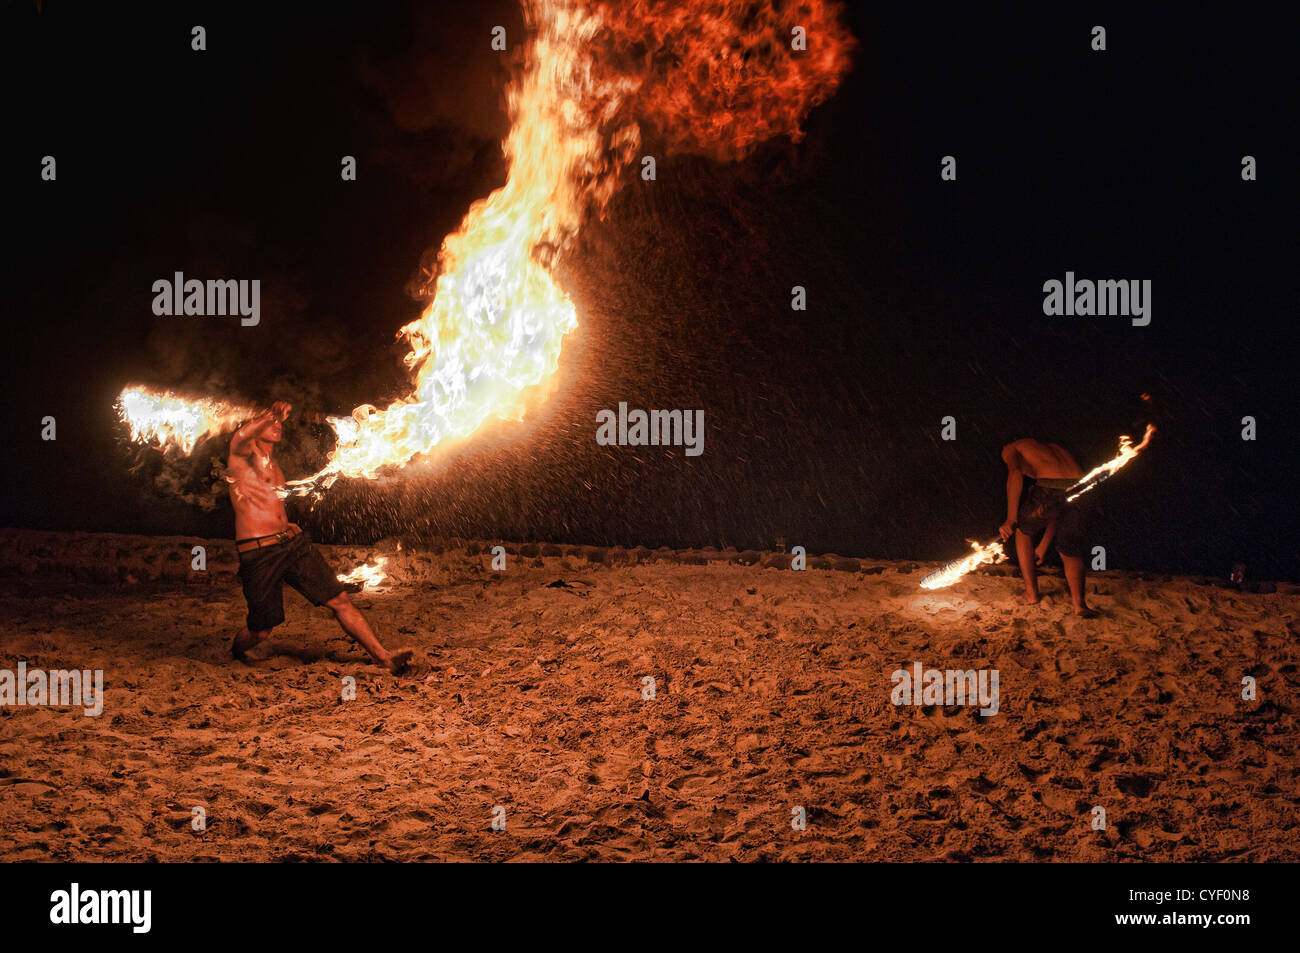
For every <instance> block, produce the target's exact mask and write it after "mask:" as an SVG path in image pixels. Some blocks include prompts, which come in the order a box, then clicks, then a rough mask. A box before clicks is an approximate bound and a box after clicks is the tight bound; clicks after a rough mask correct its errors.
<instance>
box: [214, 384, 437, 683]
mask: <svg viewBox="0 0 1300 953" xmlns="http://www.w3.org/2000/svg"><path fill="white" fill-rule="evenodd" d="M292 409H293V408H292V407H291V406H290V405H289V404H286V403H285V402H284V401H276V403H275V404H273V405H272V406H271V409H270V410H266V411H263V412H262V413H261V414H259V415H258V416H256V417H254V418H253V419H252V420H250V421H248V423H246V424H244V425H243V426H242V427H240V428H239V429H238V430H237V431H235V436H234V438H233V439H232V440H231V441H230V458H229V460H227V462H226V481H227V482H228V483H229V484H230V502H231V503H232V504H234V507H235V549H236V550H237V551H238V552H239V581H240V582H241V583H242V584H243V586H244V599H245V600H246V601H247V602H248V624H247V625H246V626H245V627H244V628H243V629H241V630H240V632H239V634H238V635H236V636H235V640H234V643H233V644H232V645H231V647H230V651H231V654H232V655H233V656H234V657H235V658H237V659H239V660H240V661H244V653H245V652H247V651H248V650H249V649H251V648H252V647H253V646H254V645H256V644H257V643H258V642H261V641H262V640H263V639H265V638H266V637H267V636H268V635H270V634H271V629H273V628H274V627H275V626H277V625H279V624H280V623H281V622H283V621H284V589H283V585H284V583H286V582H287V583H288V584H289V585H291V586H293V588H295V589H297V590H298V591H299V592H301V593H302V594H303V595H304V596H306V597H307V598H308V599H309V600H310V601H311V602H312V604H314V605H318V606H328V607H329V609H330V611H332V612H333V613H334V618H336V619H338V620H339V625H341V626H342V627H343V631H344V632H346V633H347V634H348V635H350V636H352V638H354V639H356V640H357V641H358V642H359V643H361V647H362V648H364V649H365V650H366V651H367V652H369V653H370V655H371V657H372V658H374V660H375V661H376V662H378V663H379V664H380V665H383V666H385V667H386V668H387V669H388V670H389V671H390V672H392V673H393V674H394V675H399V674H401V672H402V671H403V670H404V669H405V668H406V666H407V664H408V663H409V662H410V660H411V655H412V652H411V650H410V649H399V650H398V651H396V652H389V651H388V650H387V649H385V648H384V647H383V645H381V644H380V642H379V639H377V638H376V637H375V633H374V631H373V630H372V629H371V628H370V625H369V623H367V622H366V620H365V617H364V616H362V614H361V613H360V612H359V611H358V610H357V608H356V606H354V605H353V604H352V601H351V600H350V599H348V594H347V593H346V592H345V591H344V589H343V584H342V583H341V582H339V580H338V577H337V576H335V575H334V572H333V570H331V569H330V567H329V565H328V564H327V563H326V562H325V559H324V557H322V556H321V554H320V553H319V552H318V551H317V550H316V547H314V546H313V545H312V543H311V537H310V536H308V535H307V533H305V532H304V531H303V530H302V528H301V527H300V526H298V525H297V524H296V523H290V522H289V517H288V514H286V513H285V511H284V501H283V497H282V496H281V493H283V492H284V474H283V473H282V472H281V471H280V467H279V466H278V465H277V464H276V463H275V462H274V461H272V459H271V451H272V450H273V449H274V447H275V445H276V444H277V443H279V441H280V436H281V434H282V425H283V423H284V421H285V419H286V418H287V417H288V416H289V411H290V410H292Z"/></svg>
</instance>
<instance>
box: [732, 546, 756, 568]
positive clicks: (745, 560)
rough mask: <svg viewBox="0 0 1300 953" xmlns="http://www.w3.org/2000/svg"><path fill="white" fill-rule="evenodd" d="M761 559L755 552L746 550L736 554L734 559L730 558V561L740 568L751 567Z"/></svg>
mask: <svg viewBox="0 0 1300 953" xmlns="http://www.w3.org/2000/svg"><path fill="white" fill-rule="evenodd" d="M761 558H762V557H761V556H760V555H759V554H758V552H757V551H756V550H753V549H747V550H745V551H744V552H743V553H737V554H736V555H735V556H734V557H732V560H731V561H732V562H733V563H736V564H738V565H741V566H753V565H754V564H755V563H757V562H758V561H759V560H760V559H761Z"/></svg>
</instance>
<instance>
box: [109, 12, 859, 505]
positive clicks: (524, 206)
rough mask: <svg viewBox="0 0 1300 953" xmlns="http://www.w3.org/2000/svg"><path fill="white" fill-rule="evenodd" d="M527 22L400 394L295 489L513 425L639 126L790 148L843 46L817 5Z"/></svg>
mask: <svg viewBox="0 0 1300 953" xmlns="http://www.w3.org/2000/svg"><path fill="white" fill-rule="evenodd" d="M524 12H525V19H526V21H527V23H528V26H529V28H530V31H531V41H530V43H529V46H528V49H527V52H526V55H525V61H524V70H523V73H522V76H521V77H520V78H519V79H518V80H517V81H515V82H513V83H512V84H511V86H510V87H509V88H508V90H507V99H508V103H509V111H510V118H511V128H510V133H509V136H508V137H507V139H506V142H505V143H504V146H503V148H504V151H505V154H506V159H507V162H508V167H509V172H508V176H507V179H506V183H505V185H503V186H502V187H501V188H499V189H497V190H496V191H495V192H493V193H492V194H491V195H489V196H488V197H487V198H486V199H483V200H481V201H478V202H476V203H474V205H472V206H471V207H470V209H469V212H468V213H467V214H466V216H465V218H464V220H463V221H462V222H461V224H460V227H459V228H458V229H457V230H456V231H455V232H454V233H452V234H451V235H448V236H447V238H446V239H445V240H444V241H443V245H442V249H441V255H440V273H439V275H438V277H437V279H436V281H435V282H434V285H433V288H432V291H433V296H432V299H431V301H430V303H429V305H428V306H427V307H426V308H425V310H424V312H423V314H421V315H420V317H419V318H418V319H417V320H415V321H413V322H411V323H410V324H408V325H406V327H404V328H402V329H401V331H400V332H399V337H401V338H402V339H404V340H405V342H406V343H407V345H408V347H409V351H408V353H407V355H406V357H405V361H406V364H407V366H408V368H410V370H411V372H412V377H413V387H412V390H411V392H410V393H409V394H408V395H407V396H405V397H403V398H401V399H399V400H396V401H393V402H392V403H390V404H389V405H388V406H387V407H384V408H382V409H380V408H379V407H376V406H374V405H370V404H365V405H362V406H360V407H358V408H356V410H354V411H353V412H352V415H351V416H350V417H343V418H339V417H331V418H328V420H329V423H330V424H331V426H332V427H333V429H334V432H335V436H336V438H337V445H336V447H335V449H334V450H333V452H332V453H331V454H330V456H329V458H328V460H327V462H326V464H325V466H324V467H323V468H322V469H321V470H320V471H319V472H317V473H315V474H312V475H311V476H310V477H307V478H306V479H303V480H295V481H293V482H292V483H291V486H292V488H293V492H294V493H308V494H313V495H315V494H316V493H318V492H319V491H320V490H322V489H324V488H327V487H329V486H330V485H332V484H333V483H334V481H335V480H337V479H338V478H339V477H341V476H346V477H364V478H370V477H374V476H376V475H377V474H378V473H379V471H380V470H381V469H383V468H385V467H390V466H401V465H404V464H406V463H408V462H409V461H410V460H412V459H413V458H415V457H417V456H419V455H420V454H424V453H428V452H429V451H431V450H433V449H434V448H435V447H437V446H438V445H439V444H440V443H442V442H444V441H447V440H451V439H457V438H464V437H468V436H469V435H471V434H473V433H474V432H475V431H477V430H478V429H479V428H480V427H482V426H483V425H484V424H485V423H486V422H487V421H489V420H491V419H493V418H501V419H511V418H514V419H519V418H521V417H522V416H523V415H524V413H525V411H526V410H527V407H528V403H529V400H530V396H531V395H533V394H536V393H539V392H540V391H539V390H538V388H537V385H539V384H543V383H544V382H546V381H548V380H549V379H551V378H552V375H553V374H554V373H555V371H556V369H557V367H558V364H559V359H560V350H561V346H562V344H563V341H564V338H565V336H566V335H568V334H569V333H570V332H572V331H573V330H574V329H575V328H576V327H577V325H578V319H577V313H576V310H575V308H574V305H573V302H572V301H571V300H570V299H569V297H568V296H567V295H566V294H565V293H564V291H563V290H562V289H561V288H560V287H559V286H558V285H557V284H556V282H555V280H554V279H553V277H552V275H551V273H550V268H551V267H552V266H553V264H554V262H555V260H556V258H557V256H558V255H560V254H562V253H563V252H564V250H565V249H566V248H567V246H568V244H569V243H570V241H571V240H572V238H573V236H574V234H575V232H576V231H577V229H578V226H579V224H580V223H581V220H582V218H583V216H584V215H585V214H586V213H588V212H590V211H592V210H599V209H601V208H602V207H603V206H604V205H605V204H606V203H607V202H608V201H609V199H610V197H611V196H612V195H613V193H614V191H615V189H616V188H617V187H618V184H619V175H618V173H619V172H621V171H622V170H623V169H625V168H626V166H627V165H628V163H629V162H631V161H632V159H633V158H634V157H635V156H636V150H637V149H638V147H639V145H640V143H641V131H640V127H639V125H638V120H640V119H647V120H649V121H650V122H651V123H653V124H654V126H655V128H656V130H657V132H658V133H659V134H661V135H663V136H665V137H666V139H667V141H668V143H669V147H670V148H677V149H684V150H691V151H698V152H704V153H706V154H709V155H712V156H714V157H716V158H720V159H737V158H740V157H742V156H744V155H746V154H747V153H748V152H749V151H751V150H752V148H753V147H754V146H755V145H756V144H757V143H758V142H760V141H762V140H763V139H765V138H768V137H770V136H773V135H777V134H786V135H790V136H792V137H794V138H797V137H798V135H799V123H800V121H801V119H802V118H803V116H804V115H806V113H807V111H808V110H809V109H810V108H811V107H812V106H813V105H815V104H816V103H818V102H820V101H822V100H823V99H825V98H826V97H827V96H829V95H830V93H831V92H832V91H833V90H834V88H835V86H836V84H838V82H839V81H840V79H841V78H842V76H843V74H844V72H845V71H846V70H847V69H848V66H849V50H850V49H851V48H852V45H853V41H852V38H851V37H850V36H849V34H848V33H847V31H846V30H845V29H844V28H843V27H842V26H841V25H840V23H839V19H838V6H837V5H836V4H834V3H832V2H820V0H801V2H796V3H780V2H776V0H763V2H738V0H694V2H688V3H684V4H681V5H679V4H677V3H675V2H674V3H670V2H665V0H640V2H630V3H605V2H598V3H594V4H591V3H589V4H588V5H587V6H585V7H584V6H583V5H582V4H580V3H579V0H525V11H524ZM795 27H799V28H801V29H802V30H803V31H804V36H805V37H806V46H803V45H801V44H802V43H803V41H796V38H795V36H794V33H793V31H794V29H795ZM132 427H133V432H134V429H135V425H134V423H133V424H132ZM189 446H190V447H192V446H193V443H192V442H191V443H190V444H189Z"/></svg>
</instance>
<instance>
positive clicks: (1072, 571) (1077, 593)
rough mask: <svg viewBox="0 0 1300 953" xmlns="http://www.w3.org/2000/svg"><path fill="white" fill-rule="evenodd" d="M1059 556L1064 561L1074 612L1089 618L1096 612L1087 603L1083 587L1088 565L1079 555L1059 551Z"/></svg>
mask: <svg viewBox="0 0 1300 953" xmlns="http://www.w3.org/2000/svg"><path fill="white" fill-rule="evenodd" d="M1058 552H1059V550H1058ZM1060 556H1061V562H1063V563H1065V579H1066V581H1067V582H1068V583H1069V584H1070V599H1071V601H1073V602H1074V614H1075V615H1077V616H1082V617H1083V618H1085V619H1091V618H1092V617H1093V616H1095V615H1096V614H1097V613H1096V612H1094V611H1093V610H1092V608H1091V607H1090V606H1089V605H1088V598H1087V590H1086V589H1085V588H1084V582H1085V581H1086V579H1087V573H1088V567H1087V565H1086V564H1085V563H1084V561H1083V558H1082V557H1080V556H1067V555H1065V553H1061V554H1060Z"/></svg>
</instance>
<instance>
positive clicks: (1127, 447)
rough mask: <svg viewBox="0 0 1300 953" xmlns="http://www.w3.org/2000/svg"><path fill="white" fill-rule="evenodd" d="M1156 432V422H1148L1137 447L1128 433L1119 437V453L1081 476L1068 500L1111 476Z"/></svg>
mask: <svg viewBox="0 0 1300 953" xmlns="http://www.w3.org/2000/svg"><path fill="white" fill-rule="evenodd" d="M1155 432H1156V428H1155V424H1147V430H1146V433H1145V434H1144V435H1143V436H1142V442H1141V443H1140V444H1138V445H1137V446H1136V447H1135V446H1133V438H1132V437H1129V436H1127V435H1125V436H1123V437H1120V438H1119V453H1118V454H1116V455H1115V456H1114V457H1113V458H1111V459H1110V460H1107V461H1106V462H1105V463H1103V464H1102V465H1101V466H1099V467H1094V468H1093V469H1092V470H1090V471H1088V472H1087V473H1085V474H1084V475H1083V477H1081V478H1080V479H1079V480H1078V481H1077V482H1076V483H1075V484H1074V486H1072V487H1070V490H1069V492H1068V495H1067V496H1066V500H1077V499H1078V498H1079V497H1081V496H1083V494H1085V493H1087V492H1088V491H1089V490H1091V489H1092V488H1093V487H1095V486H1096V485H1097V484H1098V483H1100V482H1101V481H1102V480H1104V479H1106V478H1107V477H1109V476H1110V475H1111V474H1112V473H1114V472H1115V471H1116V470H1118V469H1119V468H1120V467H1122V466H1124V465H1125V464H1127V463H1128V462H1129V461H1130V460H1132V459H1133V458H1134V457H1136V456H1137V455H1138V454H1139V453H1141V452H1142V451H1143V450H1145V449H1146V448H1147V444H1149V443H1150V442H1151V435H1152V434H1153V433H1155Z"/></svg>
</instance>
